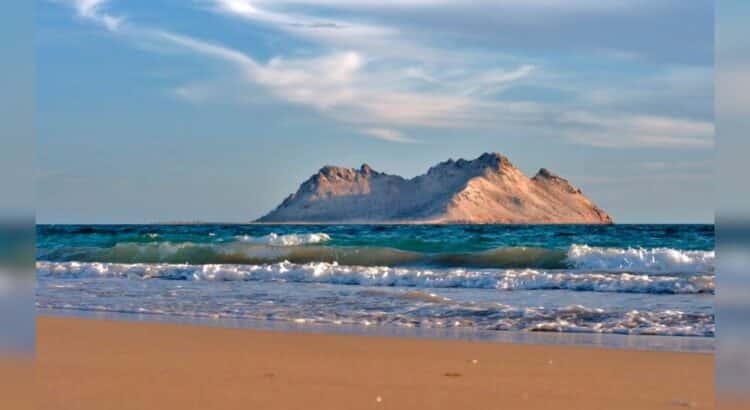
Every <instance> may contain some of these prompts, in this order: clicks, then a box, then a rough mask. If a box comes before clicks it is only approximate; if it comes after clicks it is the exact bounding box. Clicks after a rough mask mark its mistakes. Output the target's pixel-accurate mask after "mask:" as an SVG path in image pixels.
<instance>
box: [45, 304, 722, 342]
mask: <svg viewBox="0 0 750 410" xmlns="http://www.w3.org/2000/svg"><path fill="white" fill-rule="evenodd" d="M397 297H404V298H408V299H411V298H414V301H416V302H422V301H424V302H427V303H429V302H431V299H432V298H433V297H432V296H427V297H424V296H423V295H414V296H413V295H406V294H404V295H397ZM434 298H439V297H434ZM437 304H438V305H439V306H437V307H435V308H434V309H426V308H421V309H416V310H415V309H407V310H403V311H394V312H383V311H381V310H377V309H376V310H367V309H355V310H350V311H346V312H340V311H336V312H329V311H326V310H325V309H320V307H315V306H304V307H303V306H287V307H282V306H278V305H276V304H270V305H263V304H255V305H253V306H252V307H249V308H248V309H247V310H241V309H237V308H234V309H231V310H230V309H218V310H213V309H210V310H189V309H185V308H184V306H183V305H182V304H180V305H178V306H179V308H177V309H175V308H173V307H171V306H164V305H155V306H149V305H147V304H146V305H144V304H143V303H142V302H133V303H123V302H119V303H117V304H101V303H98V304H82V303H80V302H75V301H70V302H60V301H55V300H50V301H45V300H38V301H37V304H36V305H37V307H38V308H41V309H56V310H59V309H62V310H83V311H94V312H114V313H134V314H139V315H144V314H152V315H170V316H183V317H198V318H211V319H245V320H272V321H290V322H295V323H300V324H327V325H360V326H382V325H391V326H399V327H410V328H432V329H448V328H471V329H480V330H492V331H529V332H561V333H604V334H624V335H659V336H697V337H713V336H714V335H715V333H716V324H715V318H714V315H713V314H711V313H699V312H683V311H681V310H674V309H665V310H654V311H641V310H625V311H621V310H609V309H602V308H592V307H587V306H583V305H577V304H575V305H569V306H564V307H560V308H544V307H526V308H523V307H514V306H508V305H503V304H494V305H491V304H486V305H479V306H472V305H464V304H451V303H450V300H445V299H440V300H438V301H437Z"/></svg>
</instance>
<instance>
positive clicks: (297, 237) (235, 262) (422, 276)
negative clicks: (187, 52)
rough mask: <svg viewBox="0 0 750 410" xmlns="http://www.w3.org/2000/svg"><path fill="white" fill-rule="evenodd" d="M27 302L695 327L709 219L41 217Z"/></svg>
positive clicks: (615, 329)
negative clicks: (83, 221) (444, 221)
mask: <svg viewBox="0 0 750 410" xmlns="http://www.w3.org/2000/svg"><path fill="white" fill-rule="evenodd" d="M37 234H38V235H37V281H38V285H39V286H38V291H37V306H38V307H39V308H42V309H52V310H60V311H85V312H115V313H126V314H127V313H137V314H147V315H164V316H181V317H183V316H184V317H194V318H217V319H247V320H264V321H291V322H297V323H318V324H326V325H363V326H398V327H417V328H437V329H446V328H462V329H467V330H469V331H470V330H471V329H475V330H481V331H484V332H486V331H504V330H517V331H546V332H583V333H620V334H641V335H663V336H705V337H712V336H713V335H714V332H715V322H714V310H713V299H714V298H713V294H714V257H715V255H714V230H713V226H712V225H609V226H585V225H561V226H537V225H529V226H517V225H513V226H503V225H338V226H337V225H60V226H57V225H41V226H39V227H38V228H37Z"/></svg>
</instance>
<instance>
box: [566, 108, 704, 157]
mask: <svg viewBox="0 0 750 410" xmlns="http://www.w3.org/2000/svg"><path fill="white" fill-rule="evenodd" d="M560 121H561V123H562V124H564V125H569V126H571V127H572V128H570V129H568V130H566V131H564V133H563V135H564V137H565V138H566V139H568V140H569V141H572V142H575V143H579V144H583V145H591V146H595V147H603V148H644V147H645V148H686V149H705V148H711V147H713V145H714V125H713V123H711V122H707V121H696V120H688V119H678V118H668V117H658V116H647V115H621V116H607V115H595V114H592V113H588V112H569V113H565V114H563V115H562V116H561V119H560Z"/></svg>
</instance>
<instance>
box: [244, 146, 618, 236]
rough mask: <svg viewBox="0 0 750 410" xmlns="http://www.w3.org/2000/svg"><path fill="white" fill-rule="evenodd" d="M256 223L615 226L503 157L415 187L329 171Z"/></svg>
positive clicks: (562, 186)
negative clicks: (565, 224)
mask: <svg viewBox="0 0 750 410" xmlns="http://www.w3.org/2000/svg"><path fill="white" fill-rule="evenodd" d="M258 222H268V223H273V222H279V223H288V222H304V223H309V222H320V223H382V222H389V223H397V222H404V223H415V222H417V223H507V224H522V223H541V224H544V223H547V224H563V223H583V224H608V223H612V218H610V216H609V215H607V213H606V212H604V211H603V210H601V209H599V208H598V207H597V206H596V205H595V204H594V203H593V202H591V200H589V199H588V198H587V197H586V196H585V195H583V193H582V192H581V190H580V189H578V188H576V187H575V186H573V185H572V184H571V183H570V182H568V181H567V180H565V179H564V178H561V177H559V176H557V175H555V174H553V173H552V172H550V171H548V170H546V169H544V168H543V169H541V170H540V171H539V172H538V173H537V174H536V175H535V176H534V177H533V178H529V177H528V176H526V175H525V174H524V173H523V172H521V171H520V170H519V169H518V168H516V167H514V166H513V164H511V163H510V161H509V160H508V158H506V157H504V156H503V155H500V154H498V153H485V154H483V155H482V156H480V157H479V158H477V159H474V160H471V161H467V160H464V159H459V160H458V161H453V160H448V161H445V162H441V163H440V164H438V165H435V166H433V167H432V168H430V169H429V170H428V171H427V173H426V174H423V175H420V176H417V177H415V178H412V179H405V178H402V177H400V176H397V175H389V174H385V173H382V172H377V171H374V170H373V169H372V168H370V166H369V165H367V164H364V165H362V166H361V167H360V168H359V169H352V168H342V167H336V166H330V165H329V166H325V167H323V168H321V169H320V171H318V173H316V174H315V175H313V176H312V177H310V178H309V179H308V180H307V181H305V182H304V183H303V184H302V185H301V186H300V188H299V189H298V190H297V192H296V193H294V194H292V195H290V196H289V197H287V198H286V199H285V200H284V201H283V202H282V203H281V205H279V206H278V207H277V208H276V209H274V210H273V211H271V212H269V213H268V214H267V215H265V216H263V217H262V218H260V219H259V220H258Z"/></svg>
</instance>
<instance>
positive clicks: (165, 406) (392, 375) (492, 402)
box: [36, 317, 714, 410]
mask: <svg viewBox="0 0 750 410" xmlns="http://www.w3.org/2000/svg"><path fill="white" fill-rule="evenodd" d="M37 335H38V336H37V337H38V339H37V356H36V377H37V394H38V404H39V407H38V408H40V409H97V410H98V409H162V410H170V409H179V410H186V409H430V408H440V409H551V408H555V409H577V410H585V409H597V410H599V409H674V408H700V409H711V408H714V403H713V401H714V397H713V381H714V364H713V355H711V354H703V353H665V352H639V351H627V350H612V349H594V348H581V347H570V346H541V345H513V344H497V343H482V342H465V341H446V340H426V339H404V338H383V337H364V336H342V335H330V334H302V333H287V332H267V331H255V330H245V329H222V328H211V327H200V326H187V325H169V324H156V323H140V322H138V323H134V322H123V321H104V320H95V319H71V318H52V317H40V318H38V319H37ZM474 361H476V362H474Z"/></svg>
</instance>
